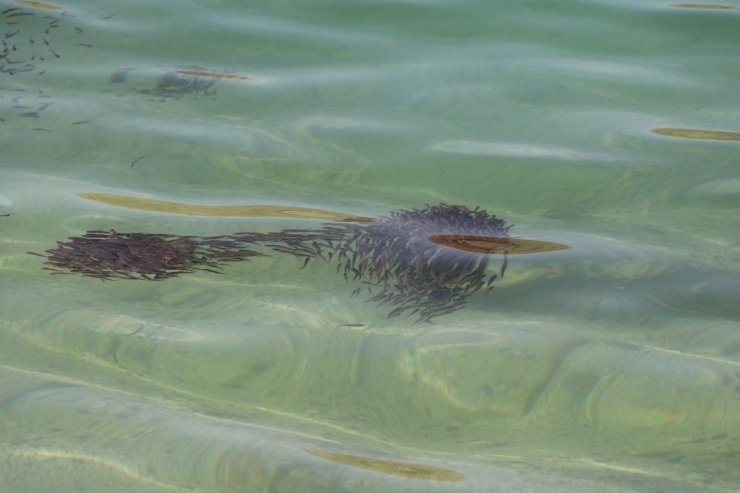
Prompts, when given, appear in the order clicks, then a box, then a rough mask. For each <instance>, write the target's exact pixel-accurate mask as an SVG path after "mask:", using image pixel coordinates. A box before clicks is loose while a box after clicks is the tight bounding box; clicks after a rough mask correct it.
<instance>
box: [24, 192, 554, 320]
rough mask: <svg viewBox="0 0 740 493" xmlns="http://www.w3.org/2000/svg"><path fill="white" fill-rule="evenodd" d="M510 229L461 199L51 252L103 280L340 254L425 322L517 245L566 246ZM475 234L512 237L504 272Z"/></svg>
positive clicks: (341, 267) (461, 302)
mask: <svg viewBox="0 0 740 493" xmlns="http://www.w3.org/2000/svg"><path fill="white" fill-rule="evenodd" d="M81 195H82V194H81ZM87 195H88V196H89V195H94V194H87ZM103 195H105V194H103ZM115 197H124V198H126V199H128V198H127V197H125V196H115ZM86 198H89V197H86ZM106 198H107V197H106ZM119 200H120V199H119ZM142 200H147V201H148V200H149V199H142ZM154 202H161V203H162V204H164V207H165V208H171V207H173V205H174V206H176V207H181V206H182V205H183V204H177V203H174V202H162V201H154ZM147 205H148V206H149V207H151V204H147ZM196 207H198V208H201V210H200V211H199V212H203V208H205V211H208V212H213V210H214V209H218V208H219V207H230V206H196ZM285 209H286V208H281V209H280V210H281V211H284V210H285ZM267 210H268V211H269V209H267ZM243 212H244V210H243V208H242V214H240V215H255V214H254V213H255V211H249V212H250V214H244V213H243ZM205 215H223V214H205ZM268 215H270V214H269V213H268ZM300 217H306V216H300ZM510 227H511V226H509V225H508V224H507V223H506V221H504V220H502V219H498V218H496V216H493V215H489V214H488V213H487V212H486V211H484V210H480V209H479V208H477V207H476V208H475V209H473V210H471V209H469V208H467V207H465V206H461V205H447V204H440V205H437V206H426V207H425V208H423V209H412V210H410V211H409V210H400V211H397V212H392V213H391V214H390V215H389V216H385V217H380V218H378V219H375V220H373V221H371V222H368V221H363V222H347V221H346V220H345V221H344V222H332V223H325V224H324V225H323V227H321V228H319V229H286V230H283V231H279V232H275V233H235V234H232V235H220V236H213V237H198V236H173V235H166V234H147V233H118V232H116V231H114V230H110V231H98V230H95V231H88V232H87V233H86V234H85V235H83V236H81V237H71V238H69V240H70V241H67V242H61V241H60V242H57V247H56V248H54V249H50V250H47V251H46V254H47V255H46V259H47V260H46V265H47V269H49V270H52V271H53V272H55V273H77V274H81V275H83V276H87V277H96V278H100V279H103V280H113V279H144V280H150V281H159V280H163V279H168V278H170V277H177V276H179V275H181V274H186V273H192V272H195V271H207V272H214V273H220V272H221V269H222V268H223V267H224V266H225V265H226V264H228V263H231V262H238V261H245V260H250V259H251V258H254V257H260V256H264V255H265V254H264V253H261V252H260V251H258V249H265V248H266V249H269V250H272V251H273V252H276V253H286V254H289V255H293V256H294V257H296V258H297V259H300V260H301V261H302V266H301V269H302V268H304V267H306V266H307V265H308V264H309V262H310V261H311V260H312V259H318V260H323V261H324V262H327V263H331V262H335V263H336V264H337V267H336V272H337V274H339V273H340V272H341V273H342V275H343V276H344V278H345V279H346V280H347V281H348V282H349V281H350V279H349V275H350V274H351V275H352V281H353V282H354V281H361V282H362V283H363V284H368V285H370V286H373V287H375V288H377V289H378V290H380V292H378V293H376V294H373V293H372V290H370V289H369V290H368V291H369V294H373V296H372V297H370V298H369V299H368V300H367V301H372V302H375V303H376V304H378V305H388V306H390V307H391V308H392V310H391V312H390V313H389V314H388V317H389V318H392V317H397V316H401V315H407V316H411V315H416V316H417V317H418V319H417V320H416V322H417V323H418V322H431V320H432V319H433V318H434V317H438V316H441V315H446V314H448V313H452V312H454V311H457V310H459V309H461V308H463V307H464V306H465V305H466V304H467V299H468V298H469V297H470V296H471V295H472V294H474V293H476V292H477V291H479V290H480V289H481V288H483V287H486V288H487V289H486V293H487V292H488V291H490V289H491V288H493V286H492V283H493V281H494V279H496V278H498V277H499V276H500V277H503V275H504V272H505V270H506V266H507V264H508V253H510V252H511V253H515V252H516V250H517V245H520V246H521V245H523V246H522V248H524V249H525V250H526V249H528V250H529V251H528V252H526V253H534V252H544V251H556V250H562V249H564V248H567V247H566V246H565V245H561V244H558V243H551V242H542V243H543V245H542V246H540V247H534V246H533V245H534V244H535V243H536V242H535V241H534V240H527V241H526V242H524V241H523V240H521V239H518V238H511V237H510V236H509V234H508V233H509V228H510ZM440 237H443V238H449V237H452V238H461V237H462V238H465V239H466V240H465V241H463V242H461V241H456V242H453V244H454V245H455V246H453V247H452V248H450V247H449V246H448V245H447V244H446V243H445V242H442V241H439V238H440ZM471 237H473V238H476V240H475V242H476V243H475V245H479V243H480V241H481V240H480V239H481V238H486V239H487V240H486V243H493V244H496V245H500V244H501V243H502V242H503V240H510V242H508V243H505V244H506V245H507V246H506V249H505V250H504V251H503V257H504V261H503V264H502V267H501V269H500V272H499V273H497V274H493V275H492V276H488V279H486V277H487V276H486V268H487V266H488V262H489V255H490V254H491V253H501V251H500V250H498V249H497V250H495V251H494V252H491V251H488V250H484V251H483V252H481V251H479V250H469V249H466V248H459V246H460V244H463V245H465V246H468V243H469V241H468V240H467V239H468V238H471ZM431 238H436V239H437V240H438V242H435V241H432V240H431ZM488 240H491V241H488ZM492 240H495V241H492ZM476 248H479V246H476ZM29 253H30V252H29ZM519 253H525V252H519ZM486 281H487V282H486ZM360 293H361V289H355V290H354V291H353V292H352V297H355V296H358V295H359V294H360Z"/></svg>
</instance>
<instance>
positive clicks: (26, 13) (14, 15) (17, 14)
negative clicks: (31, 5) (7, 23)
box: [5, 12, 35, 19]
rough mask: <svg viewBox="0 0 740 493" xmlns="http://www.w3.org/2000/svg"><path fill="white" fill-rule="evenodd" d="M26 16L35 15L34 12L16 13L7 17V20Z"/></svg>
mask: <svg viewBox="0 0 740 493" xmlns="http://www.w3.org/2000/svg"><path fill="white" fill-rule="evenodd" d="M24 15H35V14H34V13H33V12H14V13H12V14H10V15H6V16H5V18H6V19H10V18H11V17H21V16H24Z"/></svg>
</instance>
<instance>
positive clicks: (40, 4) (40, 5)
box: [15, 0, 62, 10]
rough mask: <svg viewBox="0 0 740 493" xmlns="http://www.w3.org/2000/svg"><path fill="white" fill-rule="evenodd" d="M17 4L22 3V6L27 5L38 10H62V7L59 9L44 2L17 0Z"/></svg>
mask: <svg viewBox="0 0 740 493" xmlns="http://www.w3.org/2000/svg"><path fill="white" fill-rule="evenodd" d="M15 2H16V3H20V4H22V5H26V6H28V7H33V8H36V9H44V10H62V8H61V7H57V6H56V5H51V4H49V3H44V2H36V1H35V0H15Z"/></svg>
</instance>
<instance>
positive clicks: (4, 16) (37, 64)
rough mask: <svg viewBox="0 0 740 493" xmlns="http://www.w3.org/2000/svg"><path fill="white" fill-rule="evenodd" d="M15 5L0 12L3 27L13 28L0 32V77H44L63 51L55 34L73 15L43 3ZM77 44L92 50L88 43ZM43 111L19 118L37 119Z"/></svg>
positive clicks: (25, 0) (21, 1)
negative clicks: (48, 65)
mask: <svg viewBox="0 0 740 493" xmlns="http://www.w3.org/2000/svg"><path fill="white" fill-rule="evenodd" d="M14 3H15V4H18V5H19V6H18V7H11V8H8V9H5V10H3V11H2V12H1V13H0V20H3V21H5V24H6V25H12V26H13V27H12V28H6V29H5V32H2V31H0V40H1V41H2V46H0V77H2V76H10V77H13V78H22V77H23V75H22V74H31V73H33V74H35V75H44V74H45V73H46V71H47V68H48V67H47V64H49V63H51V62H52V61H55V60H56V59H60V58H62V56H63V55H64V51H63V50H62V49H61V48H58V47H57V44H56V43H55V36H54V32H55V31H60V32H61V33H62V34H63V35H64V34H66V29H67V28H68V26H69V22H70V20H71V19H72V18H73V17H74V16H73V15H71V14H70V13H69V12H67V11H65V10H63V9H62V8H61V7H59V6H57V5H53V4H50V3H46V2H39V1H34V0H15V1H14ZM71 27H72V28H73V29H74V32H76V33H77V34H78V35H79V34H80V33H82V30H81V29H80V28H79V27H75V26H71ZM77 39H80V38H79V37H78V38H77ZM39 40H41V42H39ZM77 44H78V45H81V46H84V47H92V45H90V44H89V43H77ZM21 83H22V82H21ZM8 90H10V89H8V88H0V93H2V92H3V91H8ZM47 97H48V96H47ZM24 103H25V104H26V105H28V104H31V103H32V102H31V101H30V98H29V99H26V100H25V101H24ZM44 108H46V106H44V107H40V108H39V109H37V110H36V111H35V112H25V113H24V114H21V115H18V116H25V117H36V116H38V112H39V111H42V110H43V109H44ZM34 114H35V115H34Z"/></svg>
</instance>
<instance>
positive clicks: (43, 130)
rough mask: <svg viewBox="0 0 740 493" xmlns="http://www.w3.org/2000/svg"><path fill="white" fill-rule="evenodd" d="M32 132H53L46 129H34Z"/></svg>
mask: <svg viewBox="0 0 740 493" xmlns="http://www.w3.org/2000/svg"><path fill="white" fill-rule="evenodd" d="M32 130H36V131H38V132H51V130H49V129H46V128H33V129H32Z"/></svg>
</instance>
